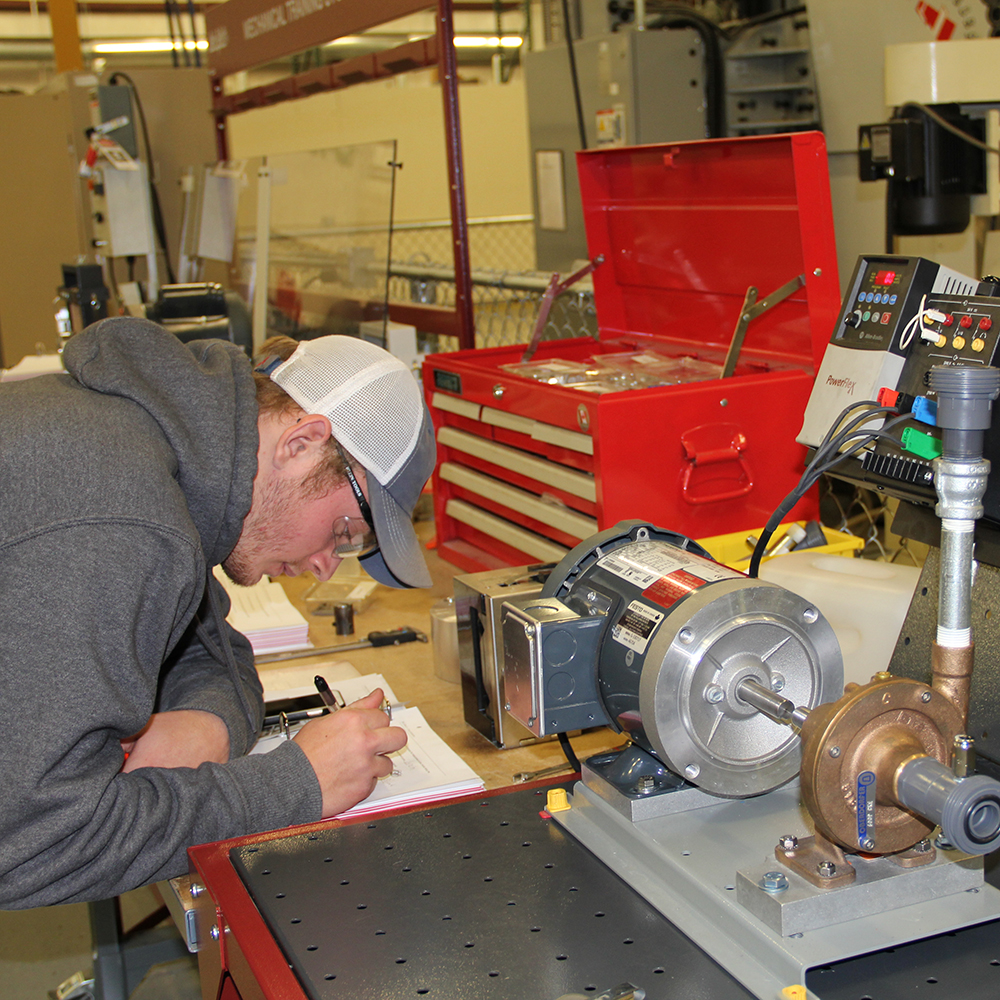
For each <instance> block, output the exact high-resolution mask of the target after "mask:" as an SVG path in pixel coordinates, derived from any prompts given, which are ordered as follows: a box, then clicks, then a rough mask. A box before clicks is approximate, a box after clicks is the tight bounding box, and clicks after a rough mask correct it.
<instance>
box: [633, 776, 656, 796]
mask: <svg viewBox="0 0 1000 1000" xmlns="http://www.w3.org/2000/svg"><path fill="white" fill-rule="evenodd" d="M635 790H636V791H637V792H639V793H640V794H642V795H648V794H649V793H650V792H655V791H656V778H654V777H653V776H652V775H651V774H643V775H641V776H640V778H639V780H638V781H637V782H636V783H635Z"/></svg>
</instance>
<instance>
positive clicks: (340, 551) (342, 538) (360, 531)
mask: <svg viewBox="0 0 1000 1000" xmlns="http://www.w3.org/2000/svg"><path fill="white" fill-rule="evenodd" d="M337 452H338V453H339V455H340V459H341V461H342V462H343V463H344V472H345V474H346V475H347V481H348V482H349V483H350V484H351V491H352V492H353V493H354V498H355V500H357V501H358V509H359V510H360V511H361V517H338V518H337V519H336V521H334V522H333V536H334V539H335V540H336V546H335V547H336V552H337V555H338V556H359V557H360V556H367V555H370V554H371V553H372V552H374V551H375V550H376V549H377V548H378V539H377V538H376V537H375V524H374V522H373V521H372V509H371V507H370V506H369V505H368V501H367V499H365V495H364V493H363V492H362V490H361V486H360V485H359V484H358V480H357V478H356V477H355V475H354V470H353V469H352V468H351V463H350V460H349V459H348V457H347V455H346V454H345V453H344V449H343V448H341V447H340V445H339V444H337Z"/></svg>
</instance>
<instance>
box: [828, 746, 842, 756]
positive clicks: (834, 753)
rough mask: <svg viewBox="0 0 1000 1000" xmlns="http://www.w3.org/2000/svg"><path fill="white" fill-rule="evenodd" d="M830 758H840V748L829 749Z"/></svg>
mask: <svg viewBox="0 0 1000 1000" xmlns="http://www.w3.org/2000/svg"><path fill="white" fill-rule="evenodd" d="M830 756H831V757H839V756H840V747H830Z"/></svg>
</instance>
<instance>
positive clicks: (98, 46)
mask: <svg viewBox="0 0 1000 1000" xmlns="http://www.w3.org/2000/svg"><path fill="white" fill-rule="evenodd" d="M195 48H198V49H199V50H200V51H205V50H206V49H207V48H208V42H207V41H204V40H199V41H197V42H193V41H185V42H183V43H182V42H171V41H170V40H169V39H167V38H163V39H156V38H149V39H146V40H145V41H139V40H135V41H131V42H94V44H93V45H92V46H91V49H92V51H94V52H99V53H101V54H102V55H108V54H109V53H114V52H119V53H121V52H170V51H171V50H172V49H178V50H182V49H187V50H189V51H191V50H193V49H195Z"/></svg>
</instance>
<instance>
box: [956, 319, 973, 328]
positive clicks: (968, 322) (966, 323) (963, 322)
mask: <svg viewBox="0 0 1000 1000" xmlns="http://www.w3.org/2000/svg"><path fill="white" fill-rule="evenodd" d="M958 325H959V326H960V327H961V328H962V329H963V330H968V329H969V327H970V326H972V317H971V316H963V317H962V318H961V319H960V320H959V321H958Z"/></svg>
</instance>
